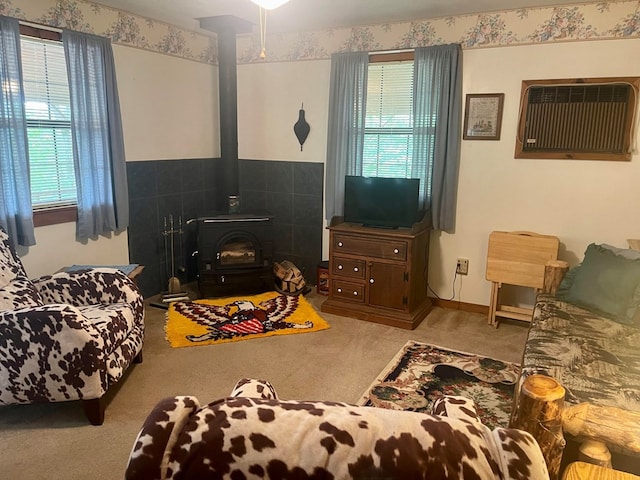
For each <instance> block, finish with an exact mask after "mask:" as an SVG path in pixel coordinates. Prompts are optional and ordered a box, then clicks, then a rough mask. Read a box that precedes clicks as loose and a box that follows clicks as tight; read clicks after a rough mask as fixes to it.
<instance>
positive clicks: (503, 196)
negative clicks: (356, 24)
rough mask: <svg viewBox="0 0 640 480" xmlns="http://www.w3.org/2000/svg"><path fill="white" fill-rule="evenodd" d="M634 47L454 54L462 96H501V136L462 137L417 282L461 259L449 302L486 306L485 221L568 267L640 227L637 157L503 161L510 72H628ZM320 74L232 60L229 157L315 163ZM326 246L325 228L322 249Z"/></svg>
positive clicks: (636, 70)
mask: <svg viewBox="0 0 640 480" xmlns="http://www.w3.org/2000/svg"><path fill="white" fill-rule="evenodd" d="M638 51H640V40H637V39H634V40H608V41H591V42H573V43H559V44H548V45H531V46H514V47H501V48H487V49H471V50H465V51H464V53H463V58H464V63H463V65H464V66H463V75H464V86H463V89H464V93H465V94H467V93H504V94H505V103H504V114H503V123H502V135H501V140H500V141H472V140H466V141H462V148H461V164H460V176H459V187H458V205H457V220H456V230H455V232H453V233H442V232H433V234H432V240H431V251H430V264H429V283H430V286H431V287H432V288H433V290H434V291H435V292H436V293H437V294H438V295H439V296H440V297H442V298H450V297H451V295H452V282H453V276H454V275H453V274H454V271H455V263H456V258H457V257H465V258H468V259H469V261H470V262H469V275H468V276H466V277H462V283H461V282H460V280H459V281H458V283H457V285H456V299H457V300H461V301H463V302H468V303H474V304H480V305H488V303H489V293H490V284H489V282H487V281H486V280H485V276H484V275H485V264H486V252H487V241H488V236H489V234H490V232H491V231H493V230H506V231H513V230H527V231H534V232H538V233H543V234H549V235H557V236H558V237H559V238H560V241H561V252H560V258H562V259H565V260H568V261H569V262H570V263H571V264H572V265H574V264H576V263H577V262H578V261H579V260H580V259H581V258H582V256H583V252H584V250H585V248H586V246H587V245H588V244H589V243H591V242H597V243H602V242H606V243H611V244H614V245H618V246H626V239H627V238H637V237H638V235H640V215H639V214H638V206H639V205H640V189H639V188H638V183H639V181H640V161H639V157H638V155H637V154H635V155H634V156H633V159H632V161H631V162H610V161H580V160H525V159H514V148H515V135H516V124H517V120H518V102H519V97H520V87H521V82H522V80H525V79H527V80H529V79H544V78H576V77H605V76H633V75H640V64H639V63H638V62H634V61H630V59H632V58H635V57H636V56H637V52H638ZM329 71H330V62H329V61H328V60H327V61H313V62H297V63H267V64H253V65H243V66H240V67H239V68H238V76H239V82H238V85H239V87H238V97H239V107H238V109H239V113H238V116H239V143H240V146H239V150H240V157H241V158H254V159H265V160H297V161H302V160H308V161H324V159H325V157H326V132H327V127H326V123H327V121H326V118H327V117H326V115H327V109H328V96H329ZM302 101H304V104H305V109H306V110H307V119H308V121H309V123H310V125H311V133H310V135H309V139H308V140H307V143H305V146H304V151H303V152H299V149H298V150H297V151H296V145H297V141H296V139H295V137H294V135H293V130H292V129H293V124H294V123H295V121H296V119H297V110H298V108H299V104H300V103H301V102H302ZM636 138H638V137H637V133H636ZM327 243H328V235H325V240H324V254H325V258H326V255H327V253H328V246H327ZM461 285H462V288H461V289H459V287H460V286H461Z"/></svg>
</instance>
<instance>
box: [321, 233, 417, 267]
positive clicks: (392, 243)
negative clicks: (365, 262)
mask: <svg viewBox="0 0 640 480" xmlns="http://www.w3.org/2000/svg"><path fill="white" fill-rule="evenodd" d="M332 246H333V253H334V255H339V254H341V253H347V254H352V255H362V256H364V257H376V258H386V259H390V260H400V261H405V260H406V259H407V242H406V241H404V240H383V241H380V240H375V239H370V238H364V237H359V236H351V235H344V234H340V233H336V234H335V235H334V236H333V245H332Z"/></svg>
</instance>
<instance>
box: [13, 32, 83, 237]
mask: <svg viewBox="0 0 640 480" xmlns="http://www.w3.org/2000/svg"><path fill="white" fill-rule="evenodd" d="M20 35H24V36H26V37H32V38H37V39H41V40H50V41H54V42H62V34H61V32H59V31H55V30H48V29H44V28H37V27H34V26H31V25H25V24H23V23H21V24H20ZM32 214H33V225H34V227H44V226H47V225H57V224H60V223H71V222H75V221H77V219H78V207H77V204H73V205H60V206H55V207H43V208H33V207H32Z"/></svg>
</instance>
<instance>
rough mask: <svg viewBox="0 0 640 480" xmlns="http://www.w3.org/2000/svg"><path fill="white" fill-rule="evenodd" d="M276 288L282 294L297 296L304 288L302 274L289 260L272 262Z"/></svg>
mask: <svg viewBox="0 0 640 480" xmlns="http://www.w3.org/2000/svg"><path fill="white" fill-rule="evenodd" d="M273 274H274V275H275V277H276V282H275V283H276V288H277V289H278V290H279V291H280V292H282V293H288V294H297V293H300V292H301V291H302V290H304V288H305V285H306V284H305V281H304V277H303V276H302V272H301V271H300V270H299V269H298V267H296V266H295V265H294V264H293V263H292V262H290V261H289V260H283V261H282V262H273Z"/></svg>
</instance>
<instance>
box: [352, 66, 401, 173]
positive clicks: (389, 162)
mask: <svg viewBox="0 0 640 480" xmlns="http://www.w3.org/2000/svg"><path fill="white" fill-rule="evenodd" d="M412 113H413V61H403V62H383V63H371V64H369V70H368V84H367V110H366V119H365V134H364V158H363V172H362V174H363V175H364V176H366V177H404V178H409V177H411V156H412V150H413V139H412V136H413V135H412V128H413V115H412Z"/></svg>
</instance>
